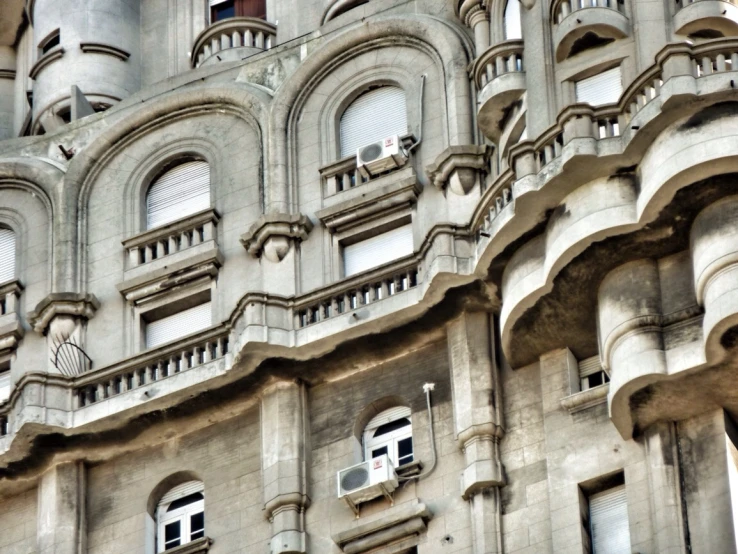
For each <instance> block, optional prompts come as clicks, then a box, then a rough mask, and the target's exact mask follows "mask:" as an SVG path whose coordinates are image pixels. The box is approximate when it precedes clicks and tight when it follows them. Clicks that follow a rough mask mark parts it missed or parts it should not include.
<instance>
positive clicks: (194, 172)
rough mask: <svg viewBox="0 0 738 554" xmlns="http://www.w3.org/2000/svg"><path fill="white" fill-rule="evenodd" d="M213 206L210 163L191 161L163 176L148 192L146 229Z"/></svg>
mask: <svg viewBox="0 0 738 554" xmlns="http://www.w3.org/2000/svg"><path fill="white" fill-rule="evenodd" d="M209 207H210V166H209V165H208V164H207V162H203V161H192V162H185V163H182V164H179V165H178V166H176V167H174V168H172V169H170V170H169V171H167V172H165V173H164V174H163V175H161V176H160V177H159V178H158V179H156V181H154V183H153V184H152V185H151V187H150V188H149V192H148V194H147V195H146V228H147V229H153V228H154V227H159V226H160V225H164V224H166V223H170V222H172V221H176V220H177V219H182V218H183V217H187V216H188V215H192V214H194V213H197V212H199V211H201V210H206V209H207V208H209Z"/></svg>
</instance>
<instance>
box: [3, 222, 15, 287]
mask: <svg viewBox="0 0 738 554" xmlns="http://www.w3.org/2000/svg"><path fill="white" fill-rule="evenodd" d="M13 279H15V233H14V232H13V231H11V230H10V229H0V283H5V282H6V281H12V280H13Z"/></svg>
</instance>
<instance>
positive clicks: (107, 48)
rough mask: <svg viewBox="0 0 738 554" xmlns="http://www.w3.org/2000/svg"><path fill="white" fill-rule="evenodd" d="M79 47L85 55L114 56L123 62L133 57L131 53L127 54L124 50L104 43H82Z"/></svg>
mask: <svg viewBox="0 0 738 554" xmlns="http://www.w3.org/2000/svg"><path fill="white" fill-rule="evenodd" d="M79 47H80V48H81V49H82V52H84V53H85V54H105V55H106V56H112V57H114V58H118V59H119V60H123V61H126V60H128V58H130V57H131V53H130V52H126V51H125V50H123V49H122V48H118V47H117V46H113V45H112V44H104V43H102V42H80V43H79Z"/></svg>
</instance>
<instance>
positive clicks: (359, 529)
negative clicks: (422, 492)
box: [332, 500, 433, 554]
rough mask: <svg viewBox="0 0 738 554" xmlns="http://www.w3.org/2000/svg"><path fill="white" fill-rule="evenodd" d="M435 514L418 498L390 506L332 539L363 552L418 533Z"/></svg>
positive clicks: (350, 552)
mask: <svg viewBox="0 0 738 554" xmlns="http://www.w3.org/2000/svg"><path fill="white" fill-rule="evenodd" d="M431 517H433V514H432V513H431V511H430V510H429V509H428V507H427V506H426V505H425V504H423V503H422V502H419V501H418V500H415V501H413V502H408V503H405V504H401V505H400V506H396V507H394V508H391V509H389V510H387V512H386V515H384V516H382V517H380V518H378V519H375V520H374V521H370V522H368V523H364V524H362V525H357V526H356V527H353V528H352V529H348V530H346V531H341V532H338V533H335V534H334V535H333V536H332V538H333V541H334V542H335V543H336V544H337V545H338V546H339V547H340V548H341V550H343V552H346V553H347V554H361V553H362V552H367V551H369V550H371V549H373V548H377V547H380V546H383V545H386V544H388V543H390V542H395V541H398V540H400V539H405V538H408V537H409V536H411V535H419V534H420V533H422V532H424V531H425V529H426V522H427V521H428V520H429V519H430V518H431Z"/></svg>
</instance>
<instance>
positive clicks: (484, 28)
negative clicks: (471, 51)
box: [466, 6, 490, 58]
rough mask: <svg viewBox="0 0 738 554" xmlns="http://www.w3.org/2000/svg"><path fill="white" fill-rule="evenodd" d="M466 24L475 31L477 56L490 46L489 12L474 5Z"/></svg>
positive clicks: (467, 16)
mask: <svg viewBox="0 0 738 554" xmlns="http://www.w3.org/2000/svg"><path fill="white" fill-rule="evenodd" d="M466 24H467V25H468V26H469V27H471V28H472V30H473V31H474V47H475V49H476V51H477V58H478V57H479V56H481V55H482V54H484V51H485V50H487V48H489V44H490V42H489V40H490V38H489V31H490V29H489V14H488V13H487V11H486V10H484V9H482V7H481V6H474V7H473V8H472V9H471V10H469V13H468V14H467V15H466Z"/></svg>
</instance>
